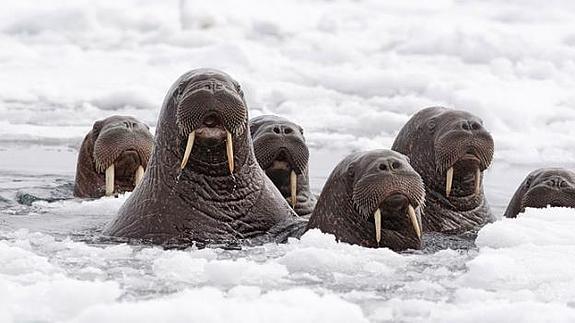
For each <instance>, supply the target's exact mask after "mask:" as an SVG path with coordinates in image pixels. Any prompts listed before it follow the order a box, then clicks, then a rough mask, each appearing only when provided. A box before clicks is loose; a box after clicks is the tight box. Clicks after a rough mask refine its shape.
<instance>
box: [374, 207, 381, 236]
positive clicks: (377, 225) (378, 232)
mask: <svg viewBox="0 0 575 323" xmlns="http://www.w3.org/2000/svg"><path fill="white" fill-rule="evenodd" d="M373 217H374V218H375V241H377V244H378V245H379V241H381V210H380V209H379V208H378V209H377V210H375V213H374V214H373Z"/></svg>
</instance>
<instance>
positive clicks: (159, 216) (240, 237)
mask: <svg viewBox="0 0 575 323" xmlns="http://www.w3.org/2000/svg"><path fill="white" fill-rule="evenodd" d="M296 219H297V215H296V214H295V212H294V211H293V210H292V209H291V207H290V206H289V205H288V203H287V201H286V200H285V199H284V198H283V197H282V196H281V194H280V192H279V191H278V190H277V189H276V188H275V187H274V184H273V183H272V182H271V180H270V179H269V178H268V177H267V176H266V175H265V173H264V172H263V170H262V169H261V168H260V166H259V165H258V163H257V161H256V158H255V156H254V151H253V145H252V140H251V136H250V134H249V129H248V110H247V105H246V102H245V100H244V94H243V91H242V90H241V88H240V85H239V83H238V82H237V81H235V80H234V79H232V78H231V77H230V76H229V75H228V74H226V73H224V72H221V71H218V70H214V69H196V70H192V71H189V72H187V73H185V74H184V75H182V76H181V77H180V78H179V79H178V80H177V81H176V82H175V83H174V84H173V85H172V87H171V88H170V89H169V91H168V93H167V95H166V98H165V100H164V103H163V106H162V109H161V111H160V116H159V119H158V123H157V128H156V135H155V138H154V149H153V152H152V157H151V158H150V162H149V165H148V169H147V171H146V173H145V175H144V178H143V180H142V183H141V184H140V185H138V187H136V189H135V190H134V192H133V193H132V194H131V195H130V196H129V197H128V199H127V200H126V202H125V203H124V205H123V206H122V207H121V208H120V210H119V211H118V215H117V217H116V218H115V219H114V220H112V222H111V223H110V224H109V225H108V226H107V227H106V228H105V229H104V234H107V235H109V236H113V237H123V238H136V239H145V240H146V241H149V242H152V243H155V244H178V245H179V244H189V243H193V242H200V243H206V244H212V243H214V244H216V243H234V242H239V243H241V242H242V241H245V240H248V239H252V238H253V239H255V238H260V239H261V238H262V236H267V235H271V234H272V233H273V234H275V233H277V232H283V231H281V230H280V229H278V228H283V227H289V226H290V225H292V224H293V223H294V221H295V220H296ZM270 239H275V237H274V236H271V237H270ZM286 239H287V238H286Z"/></svg>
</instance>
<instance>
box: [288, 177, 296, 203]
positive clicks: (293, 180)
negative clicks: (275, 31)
mask: <svg viewBox="0 0 575 323" xmlns="http://www.w3.org/2000/svg"><path fill="white" fill-rule="evenodd" d="M289 184H290V188H291V190H290V191H291V206H292V207H293V208H295V204H296V202H297V175H296V173H295V172H294V171H293V170H292V171H291V173H290V176H289Z"/></svg>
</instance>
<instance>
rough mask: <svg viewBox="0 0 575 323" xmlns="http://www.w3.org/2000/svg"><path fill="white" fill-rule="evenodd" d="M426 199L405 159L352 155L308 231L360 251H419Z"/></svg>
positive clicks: (331, 181) (390, 154)
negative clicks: (329, 235)
mask: <svg viewBox="0 0 575 323" xmlns="http://www.w3.org/2000/svg"><path fill="white" fill-rule="evenodd" d="M424 200H425V191H424V186H423V181H422V179H421V177H420V176H419V174H417V172H415V170H413V168H412V167H411V166H410V165H409V161H408V158H407V157H406V156H404V155H402V154H400V153H398V152H395V151H391V150H386V149H382V150H372V151H368V152H358V153H353V154H351V155H349V156H348V157H346V158H345V159H343V160H342V161H341V162H340V163H339V164H338V165H337V166H336V168H335V169H334V170H333V172H332V173H331V175H330V176H329V178H328V179H327V182H326V184H325V187H324V189H323V191H322V192H321V195H320V196H319V199H318V202H317V205H316V208H315V210H314V212H313V214H312V216H311V218H310V220H309V223H308V229H313V228H319V229H320V230H321V231H322V232H325V233H331V234H334V235H335V237H336V239H337V240H338V241H343V242H347V243H351V244H357V245H361V246H364V247H372V248H377V247H387V248H390V249H392V250H395V251H401V250H406V249H420V248H421V233H422V229H421V216H420V213H421V212H420V209H421V206H422V205H423V202H424ZM378 223H379V224H380V225H379V227H380V229H379V230H377V227H378ZM378 231H379V234H378Z"/></svg>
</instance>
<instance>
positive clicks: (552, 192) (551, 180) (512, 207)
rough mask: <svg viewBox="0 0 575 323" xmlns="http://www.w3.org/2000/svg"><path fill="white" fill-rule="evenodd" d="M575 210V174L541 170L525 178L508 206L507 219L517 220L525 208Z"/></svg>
mask: <svg viewBox="0 0 575 323" xmlns="http://www.w3.org/2000/svg"><path fill="white" fill-rule="evenodd" d="M547 206H553V207H569V208H575V173H574V172H573V171H570V170H568V169H564V168H540V169H537V170H535V171H533V172H531V173H529V175H527V177H526V178H525V180H524V181H523V183H521V185H520V186H519V188H517V191H516V192H515V194H514V195H513V198H512V199H511V201H510V202H509V205H508V206H507V210H506V211H505V217H508V218H515V217H517V215H518V214H519V213H522V212H524V211H525V208H528V207H530V208H544V207H547Z"/></svg>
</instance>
